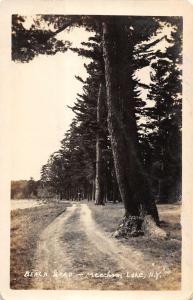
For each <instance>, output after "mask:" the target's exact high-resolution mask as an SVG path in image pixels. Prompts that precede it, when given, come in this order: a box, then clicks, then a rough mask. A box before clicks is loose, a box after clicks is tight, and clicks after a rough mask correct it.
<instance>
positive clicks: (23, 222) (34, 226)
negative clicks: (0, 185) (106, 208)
mask: <svg viewBox="0 0 193 300" xmlns="http://www.w3.org/2000/svg"><path fill="white" fill-rule="evenodd" d="M69 205H70V204H69V203H66V202H63V203H57V202H50V203H46V204H44V205H42V206H39V207H33V208H27V209H22V210H21V209H18V210H14V211H12V212H11V253H10V287H11V288H12V289H25V288H29V277H28V278H26V277H24V274H25V272H26V271H28V270H29V271H31V270H32V269H33V256H34V252H35V249H36V244H37V240H38V237H39V235H40V233H41V231H42V230H43V229H44V228H45V227H46V226H48V225H49V224H50V223H51V222H52V221H53V220H54V219H55V218H56V217H57V216H58V215H60V214H61V213H62V212H64V211H65V210H66V207H67V206H69Z"/></svg>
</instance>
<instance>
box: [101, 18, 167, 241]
mask: <svg viewBox="0 0 193 300" xmlns="http://www.w3.org/2000/svg"><path fill="white" fill-rule="evenodd" d="M102 25H103V56H104V62H105V80H106V91H107V107H108V130H109V134H110V139H111V147H112V152H113V159H114V165H115V172H116V177H117V182H118V186H119V190H120V194H121V198H122V201H123V203H124V206H125V216H124V218H123V221H122V223H121V224H120V227H119V229H118V230H117V232H116V234H115V236H117V237H119V236H136V235H139V234H143V233H144V232H145V233H148V234H150V235H152V236H154V235H155V236H157V235H160V236H164V235H165V233H164V232H163V231H162V230H161V229H160V228H158V227H157V226H156V223H157V224H158V223H159V217H158V212H157V208H156V205H155V202H154V199H153V197H152V194H151V191H150V185H149V182H148V178H147V176H146V174H145V173H144V170H143V169H142V164H141V162H140V159H139V152H138V139H137V126H136V118H135V106H134V100H133V99H131V97H130V94H131V91H132V67H131V66H130V65H129V63H130V62H131V59H132V51H131V49H130V48H129V40H128V31H127V18H126V17H125V18H124V17H120V18H119V19H118V17H105V19H104V21H103V24H102ZM146 216H148V217H147V218H146ZM146 223H147V224H146ZM143 225H144V226H143ZM155 228H158V229H159V230H155ZM146 229H148V230H146ZM158 232H159V234H158Z"/></svg>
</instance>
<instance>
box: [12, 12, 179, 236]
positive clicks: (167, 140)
mask: <svg viewBox="0 0 193 300" xmlns="http://www.w3.org/2000/svg"><path fill="white" fill-rule="evenodd" d="M43 21H44V22H46V23H47V25H48V28H49V24H54V27H55V32H52V31H51V30H49V29H48V30H45V29H44V30H41V29H40V28H39V27H40V23H41V22H43ZM23 22H24V18H23V17H20V16H17V15H15V16H14V17H13V40H12V41H13V50H12V58H13V59H14V60H19V61H22V62H28V61H30V60H31V59H33V57H34V56H35V55H38V54H48V55H50V54H51V55H53V54H55V53H56V52H57V51H63V52H65V51H67V49H69V50H71V51H74V52H76V53H77V54H78V55H81V56H83V57H88V58H90V59H91V62H90V63H89V64H87V65H85V68H86V70H87V73H88V77H87V79H86V80H85V81H84V80H83V79H82V78H80V77H77V79H78V80H80V81H81V82H82V84H83V92H82V94H80V95H79V94H78V95H77V99H76V101H75V104H74V106H73V107H71V109H72V110H73V111H74V113H75V117H74V120H73V121H72V124H71V126H70V129H69V131H68V132H67V133H66V135H65V138H64V139H63V140H62V142H61V148H60V149H59V150H58V151H57V152H56V153H54V154H52V155H51V157H50V159H49V161H48V163H47V164H46V165H44V166H43V167H42V174H41V182H42V186H43V187H44V188H47V189H48V188H49V189H51V190H52V191H53V192H54V193H57V194H59V195H60V197H61V198H65V199H72V200H73V199H80V198H84V199H88V200H95V203H96V204H104V203H105V202H106V201H114V202H115V201H116V200H118V201H123V203H124V206H125V217H124V219H123V222H122V224H121V227H120V228H119V231H118V235H119V234H121V235H124V234H126V235H128V234H129V235H136V234H139V233H143V232H146V231H148V233H149V234H152V235H154V234H158V235H159V233H160V234H161V235H162V232H161V231H160V230H157V228H156V226H155V224H157V225H158V224H159V216H158V212H157V208H156V205H155V197H157V199H158V200H159V201H165V202H169V201H173V200H178V199H179V197H180V184H181V98H180V97H181V70H180V64H181V39H182V36H181V35H182V20H181V18H180V17H156V18H155V17H117V16H108V17H107V16H104V17H101V16H41V22H40V21H39V22H40V23H38V24H37V21H36V22H34V24H33V25H32V27H31V28H30V29H29V30H26V29H25V27H24V26H23ZM68 26H84V27H85V28H86V30H88V31H92V32H94V33H95V35H94V36H93V37H92V38H90V39H89V42H88V43H85V42H83V43H82V48H79V49H76V48H71V45H70V43H69V42H63V41H58V40H57V38H56V34H57V33H58V32H60V31H62V30H64V29H65V28H67V27H68ZM166 26H168V28H169V27H172V34H171V37H170V35H169V34H168V35H166V36H163V37H159V35H158V36H157V32H158V31H159V30H162V28H164V27H166ZM26 36H27V44H26V43H25V41H26ZM163 40H165V41H166V42H168V45H167V48H166V50H165V51H161V50H160V49H159V45H160V43H161V42H162V41H163ZM147 66H149V68H150V72H151V83H150V86H147V85H146V84H144V83H143V82H141V81H140V80H139V79H138V78H137V76H136V71H137V70H139V69H142V68H144V67H147ZM143 89H146V90H147V97H146V99H141V96H140V95H141V91H142V90H143ZM144 100H145V101H144ZM147 100H148V101H149V102H153V105H151V107H148V105H147V103H148V101H147ZM122 225H124V226H122ZM146 225H147V226H146ZM155 229H156V230H155Z"/></svg>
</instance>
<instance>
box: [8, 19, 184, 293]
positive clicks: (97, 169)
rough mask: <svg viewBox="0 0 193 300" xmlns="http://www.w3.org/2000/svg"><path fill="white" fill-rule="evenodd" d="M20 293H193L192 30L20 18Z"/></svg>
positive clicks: (16, 64)
mask: <svg viewBox="0 0 193 300" xmlns="http://www.w3.org/2000/svg"><path fill="white" fill-rule="evenodd" d="M10 38H11V67H12V82H13V83H14V87H15V89H14V91H13V96H12V104H11V131H12V141H11V157H12V159H11V183H10V195H11V212H10V213H11V225H10V227H11V228H10V288H11V289H14V290H32V289H35V290H122V291H123V290H125V291H131V290H134V291H137V290H140V291H142V290H143V291H168V290H173V291H174V290H180V289H181V241H182V234H181V205H182V106H183V97H182V67H183V60H182V56H183V17H182V16H180V15H179V16H172V15H171V16H163V15H162V16H159V15H155V16H148V15H86V14H82V15H74V14H66V15H65V14H31V15H23V14H16V13H14V14H12V17H11V37H10Z"/></svg>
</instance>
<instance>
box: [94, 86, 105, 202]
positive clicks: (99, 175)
mask: <svg viewBox="0 0 193 300" xmlns="http://www.w3.org/2000/svg"><path fill="white" fill-rule="evenodd" d="M102 98H103V96H102V83H100V85H99V93H98V98H97V133H96V178H95V204H96V205H104V187H103V171H102V168H103V166H102V145H101V141H102V136H101V125H102V122H103V120H102V117H103V114H102V110H103V103H102Z"/></svg>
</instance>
